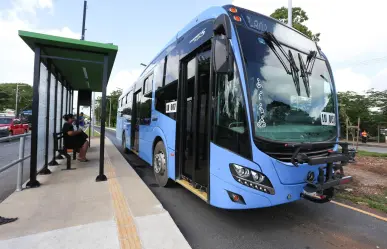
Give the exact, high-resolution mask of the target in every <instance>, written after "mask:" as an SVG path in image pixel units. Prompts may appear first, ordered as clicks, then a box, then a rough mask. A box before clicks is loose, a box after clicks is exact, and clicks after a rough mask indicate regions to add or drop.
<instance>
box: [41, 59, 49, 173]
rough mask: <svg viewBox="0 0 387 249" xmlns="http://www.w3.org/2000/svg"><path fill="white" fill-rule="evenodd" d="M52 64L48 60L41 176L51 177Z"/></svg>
mask: <svg viewBox="0 0 387 249" xmlns="http://www.w3.org/2000/svg"><path fill="white" fill-rule="evenodd" d="M51 73H52V69H51V62H50V61H49V60H48V62H47V94H46V95H47V96H46V98H47V102H46V103H47V105H46V137H45V145H44V166H43V169H42V170H41V171H40V174H41V175H49V174H51V170H49V169H48V138H49V137H50V134H49V132H50V129H49V128H50V108H51V105H50V89H51Z"/></svg>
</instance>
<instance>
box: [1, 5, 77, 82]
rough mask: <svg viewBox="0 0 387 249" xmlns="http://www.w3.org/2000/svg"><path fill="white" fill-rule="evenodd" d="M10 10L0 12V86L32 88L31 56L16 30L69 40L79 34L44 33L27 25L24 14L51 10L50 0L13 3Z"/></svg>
mask: <svg viewBox="0 0 387 249" xmlns="http://www.w3.org/2000/svg"><path fill="white" fill-rule="evenodd" d="M12 3H13V5H12V6H13V7H12V8H11V9H4V10H0V30H1V32H0V47H1V48H5V49H3V50H2V54H1V57H0V65H1V67H0V82H25V83H28V84H32V76H33V52H32V51H31V49H30V48H29V47H28V46H27V45H26V44H25V43H24V42H23V41H22V40H21V39H20V37H19V35H18V30H27V31H33V32H39V33H46V34H51V35H57V36H64V37H69V38H79V37H80V34H78V33H75V32H73V31H71V30H70V29H69V28H68V27H63V28H60V29H52V30H44V29H40V28H38V27H36V26H35V25H34V22H30V19H29V18H27V17H26V16H27V14H31V13H32V14H34V13H35V11H36V9H47V10H48V11H50V10H52V8H53V5H52V1H51V0H14V1H13V2H12Z"/></svg>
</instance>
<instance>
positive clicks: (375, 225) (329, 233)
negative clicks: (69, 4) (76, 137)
mask: <svg viewBox="0 0 387 249" xmlns="http://www.w3.org/2000/svg"><path fill="white" fill-rule="evenodd" d="M106 136H107V137H108V138H109V139H110V140H111V141H112V142H113V143H114V144H115V145H116V147H117V148H120V143H119V141H118V140H117V139H116V138H115V132H114V131H111V130H106ZM124 157H125V158H126V160H127V161H128V162H129V163H130V165H131V166H132V167H133V168H134V169H135V170H136V172H137V173H138V175H139V176H140V177H141V178H142V179H143V181H144V182H145V183H146V184H147V185H148V186H149V188H150V189H151V191H152V192H153V193H154V194H155V196H156V197H157V198H158V199H159V200H160V202H161V203H162V205H163V206H164V208H165V209H166V210H168V212H169V213H170V214H171V216H172V218H173V219H174V221H175V222H176V224H177V225H178V227H179V229H180V230H181V232H182V233H183V235H184V236H185V238H186V239H187V241H188V242H189V244H190V245H191V247H192V248H194V249H218V248H219V249H234V248H238V249H253V248H254V249H255V248H262V249H266V248H268V249H270V248H276V249H278V248H284V249H293V248H294V249H320V248H321V249H328V248H329V249H330V248H351V249H354V248H358V249H368V248H370V249H371V248H372V249H375V248H385V249H387V240H386V235H387V222H384V221H381V220H378V219H376V218H373V217H370V216H368V215H365V214H362V213H358V212H356V211H353V210H351V209H347V208H344V207H341V206H338V205H335V204H333V203H327V204H314V203H311V202H308V201H299V202H295V203H291V204H287V205H280V206H276V207H271V208H264V209H255V210H244V211H228V210H222V209H218V208H214V207H211V206H209V205H208V204H206V203H205V202H203V201H202V200H200V199H199V198H198V197H196V196H194V195H193V194H191V193H190V192H189V191H188V190H186V189H184V188H182V187H180V186H179V185H175V186H173V187H170V188H161V187H158V185H157V184H156V181H155V178H154V176H153V171H152V169H151V168H150V167H149V166H148V165H147V164H146V163H144V162H143V161H142V160H140V159H139V158H138V157H137V156H135V155H134V154H124Z"/></svg>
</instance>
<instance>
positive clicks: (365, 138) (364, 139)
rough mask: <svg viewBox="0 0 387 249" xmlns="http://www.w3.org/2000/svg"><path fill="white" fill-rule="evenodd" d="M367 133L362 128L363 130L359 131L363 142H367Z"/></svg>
mask: <svg viewBox="0 0 387 249" xmlns="http://www.w3.org/2000/svg"><path fill="white" fill-rule="evenodd" d="M367 135H368V134H367V132H366V131H365V130H363V132H362V133H361V140H362V142H363V143H367Z"/></svg>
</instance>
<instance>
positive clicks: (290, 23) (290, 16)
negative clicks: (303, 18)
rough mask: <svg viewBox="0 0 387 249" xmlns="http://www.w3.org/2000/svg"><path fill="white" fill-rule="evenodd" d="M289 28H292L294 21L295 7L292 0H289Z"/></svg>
mask: <svg viewBox="0 0 387 249" xmlns="http://www.w3.org/2000/svg"><path fill="white" fill-rule="evenodd" d="M288 1H289V2H288V4H289V6H288V26H289V27H292V21H293V17H292V13H293V7H292V0H288Z"/></svg>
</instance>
